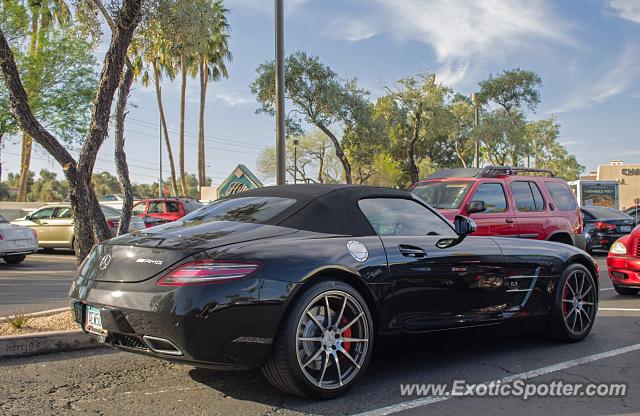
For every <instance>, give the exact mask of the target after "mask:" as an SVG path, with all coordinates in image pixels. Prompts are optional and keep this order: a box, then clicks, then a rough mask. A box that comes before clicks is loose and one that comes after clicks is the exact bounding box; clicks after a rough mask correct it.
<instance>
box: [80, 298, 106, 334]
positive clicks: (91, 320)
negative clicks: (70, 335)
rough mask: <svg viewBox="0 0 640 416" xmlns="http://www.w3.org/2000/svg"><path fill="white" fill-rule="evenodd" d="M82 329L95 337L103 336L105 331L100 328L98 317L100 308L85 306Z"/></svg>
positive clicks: (99, 318) (99, 317)
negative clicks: (85, 314)
mask: <svg viewBox="0 0 640 416" xmlns="http://www.w3.org/2000/svg"><path fill="white" fill-rule="evenodd" d="M84 329H85V330H86V331H87V332H90V333H92V334H97V335H105V334H106V333H107V331H105V330H104V329H103V328H102V316H100V308H96V307H94V306H89V305H87V319H86V320H85V323H84Z"/></svg>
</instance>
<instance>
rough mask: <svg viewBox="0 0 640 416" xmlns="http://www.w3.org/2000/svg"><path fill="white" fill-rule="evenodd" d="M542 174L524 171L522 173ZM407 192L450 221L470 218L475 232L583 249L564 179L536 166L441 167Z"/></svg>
mask: <svg viewBox="0 0 640 416" xmlns="http://www.w3.org/2000/svg"><path fill="white" fill-rule="evenodd" d="M533 172H535V173H537V174H539V175H542V176H528V175H525V173H533ZM410 191H411V192H412V193H413V194H414V195H416V196H418V197H419V198H421V199H423V200H424V201H426V202H427V203H428V204H429V205H431V206H432V207H434V208H436V209H438V210H439V211H440V212H441V213H442V215H444V216H445V217H447V218H448V219H449V220H453V219H454V218H455V216H456V215H458V214H461V215H466V216H469V217H471V218H473V219H474V220H475V222H476V224H477V226H478V230H477V231H476V233H475V234H476V235H498V236H504V237H520V238H533V239H538V240H549V241H557V242H561V243H566V244H571V245H574V246H576V247H579V248H581V249H584V248H585V246H586V244H585V239H584V236H583V235H582V215H581V214H580V208H578V204H577V202H576V199H575V197H574V195H573V193H572V192H571V190H570V189H569V186H568V185H567V183H566V181H565V180H564V179H560V178H555V177H553V174H552V173H551V172H550V171H547V170H542V169H527V168H510V167H495V166H490V167H486V168H481V169H473V168H464V169H444V170H441V171H439V172H436V173H435V174H433V175H432V176H431V177H430V178H429V179H427V180H425V181H421V182H418V183H415V184H414V185H413V186H412V187H411V189H410Z"/></svg>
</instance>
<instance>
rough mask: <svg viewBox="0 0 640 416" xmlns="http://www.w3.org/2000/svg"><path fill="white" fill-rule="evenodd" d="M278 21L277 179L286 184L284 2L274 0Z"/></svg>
mask: <svg viewBox="0 0 640 416" xmlns="http://www.w3.org/2000/svg"><path fill="white" fill-rule="evenodd" d="M274 8H275V21H276V65H275V67H276V68H275V69H276V165H277V168H276V171H277V174H276V179H277V181H276V182H277V184H278V185H284V184H286V174H285V172H286V170H285V163H286V162H285V152H286V146H285V137H286V134H285V128H286V127H285V116H284V0H274Z"/></svg>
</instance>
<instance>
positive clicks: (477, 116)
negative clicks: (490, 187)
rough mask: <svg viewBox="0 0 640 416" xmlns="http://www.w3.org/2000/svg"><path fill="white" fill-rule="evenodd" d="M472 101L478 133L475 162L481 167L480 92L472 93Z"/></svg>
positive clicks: (476, 131) (477, 166)
mask: <svg viewBox="0 0 640 416" xmlns="http://www.w3.org/2000/svg"><path fill="white" fill-rule="evenodd" d="M471 101H472V102H473V113H474V115H475V121H474V127H475V128H474V130H475V133H476V143H475V152H476V153H475V164H476V168H479V167H480V138H479V137H478V126H479V125H480V114H479V109H478V94H477V93H475V92H472V93H471Z"/></svg>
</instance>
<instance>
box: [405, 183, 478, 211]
mask: <svg viewBox="0 0 640 416" xmlns="http://www.w3.org/2000/svg"><path fill="white" fill-rule="evenodd" d="M471 184H472V182H470V181H443V182H425V183H421V184H419V185H416V187H415V188H413V189H412V190H411V193H412V194H414V195H415V196H417V197H418V198H420V199H422V200H423V201H424V202H426V203H427V204H429V205H431V206H432V207H433V208H436V209H458V208H460V204H462V201H464V198H465V196H467V193H468V192H469V189H470V188H471Z"/></svg>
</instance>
